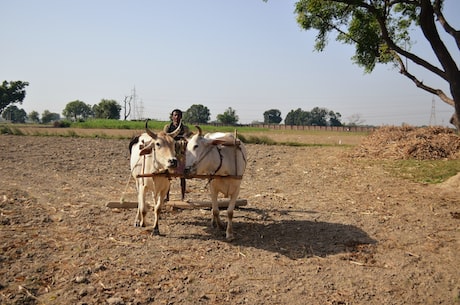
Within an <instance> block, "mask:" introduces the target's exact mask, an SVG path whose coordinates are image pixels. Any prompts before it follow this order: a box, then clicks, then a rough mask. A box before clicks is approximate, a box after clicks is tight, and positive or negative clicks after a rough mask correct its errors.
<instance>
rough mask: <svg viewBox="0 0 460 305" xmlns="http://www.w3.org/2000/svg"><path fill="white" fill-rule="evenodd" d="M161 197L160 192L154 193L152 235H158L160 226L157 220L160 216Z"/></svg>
mask: <svg viewBox="0 0 460 305" xmlns="http://www.w3.org/2000/svg"><path fill="white" fill-rule="evenodd" d="M162 198H163V197H161V196H160V194H155V195H154V197H153V203H154V204H153V230H152V235H160V228H159V226H158V220H159V218H160V208H161V202H162V200H163V199H162Z"/></svg>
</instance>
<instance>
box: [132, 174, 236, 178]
mask: <svg viewBox="0 0 460 305" xmlns="http://www.w3.org/2000/svg"><path fill="white" fill-rule="evenodd" d="M155 176H165V177H167V178H169V177H171V178H177V177H179V178H185V179H192V178H198V179H220V178H232V179H243V176H240V175H227V176H219V175H198V174H196V175H185V174H176V173H147V174H140V175H137V176H136V177H137V178H146V177H155Z"/></svg>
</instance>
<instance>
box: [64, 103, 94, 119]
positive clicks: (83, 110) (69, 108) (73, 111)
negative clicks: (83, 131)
mask: <svg viewBox="0 0 460 305" xmlns="http://www.w3.org/2000/svg"><path fill="white" fill-rule="evenodd" d="M92 114H93V112H92V110H91V106H90V105H87V104H85V103H84V102H82V101H79V100H75V101H73V102H69V103H67V105H66V106H65V108H64V110H63V111H62V115H63V116H65V117H66V118H68V119H72V120H74V121H77V120H78V119H80V118H82V119H87V118H88V117H89V116H91V115H92Z"/></svg>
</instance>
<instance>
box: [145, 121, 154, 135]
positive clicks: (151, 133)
mask: <svg viewBox="0 0 460 305" xmlns="http://www.w3.org/2000/svg"><path fill="white" fill-rule="evenodd" d="M148 124H149V119H147V120H146V121H145V132H147V134H148V135H149V136H151V137H152V138H153V139H156V138H157V135H156V134H155V133H154V132H153V131H151V130H150V129H149V126H148Z"/></svg>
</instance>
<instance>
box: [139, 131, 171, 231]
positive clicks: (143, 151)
mask: <svg viewBox="0 0 460 305" xmlns="http://www.w3.org/2000/svg"><path fill="white" fill-rule="evenodd" d="M150 149H151V150H150ZM130 163H131V173H132V175H133V177H134V179H135V180H136V188H137V197H138V208H137V214H136V220H135V223H134V225H135V226H137V227H144V226H145V216H146V214H147V206H146V202H145V196H146V193H147V192H148V191H151V192H152V196H153V203H154V220H153V232H152V233H153V234H159V228H158V218H159V211H160V208H161V205H162V204H163V201H164V199H165V197H166V193H167V192H168V189H169V185H170V182H169V179H168V178H167V177H165V176H154V177H141V178H137V176H138V175H140V174H147V173H148V174H151V173H161V172H166V171H171V170H173V169H174V168H175V167H176V166H177V159H176V156H175V150H174V139H173V138H172V137H171V136H169V135H168V134H165V133H164V132H160V133H158V134H154V133H152V132H151V133H150V135H149V134H147V133H143V134H142V135H140V136H139V141H138V142H137V143H132V147H131V162H130Z"/></svg>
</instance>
